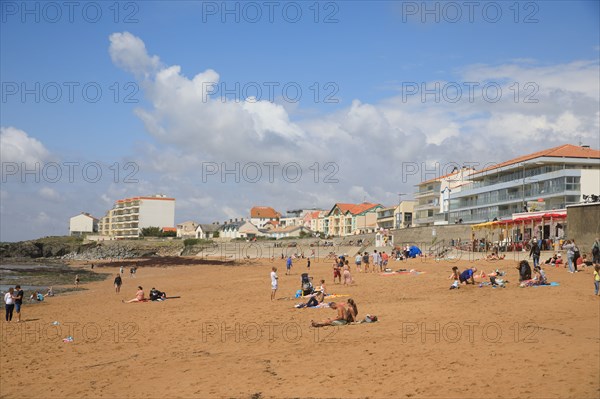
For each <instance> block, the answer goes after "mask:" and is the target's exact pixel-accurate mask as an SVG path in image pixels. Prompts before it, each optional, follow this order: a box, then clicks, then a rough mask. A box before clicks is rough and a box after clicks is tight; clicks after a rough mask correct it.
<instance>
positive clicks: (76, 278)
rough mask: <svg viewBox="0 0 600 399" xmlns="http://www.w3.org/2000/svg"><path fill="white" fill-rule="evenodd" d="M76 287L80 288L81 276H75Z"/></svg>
mask: <svg viewBox="0 0 600 399" xmlns="http://www.w3.org/2000/svg"><path fill="white" fill-rule="evenodd" d="M75 287H79V274H76V275H75Z"/></svg>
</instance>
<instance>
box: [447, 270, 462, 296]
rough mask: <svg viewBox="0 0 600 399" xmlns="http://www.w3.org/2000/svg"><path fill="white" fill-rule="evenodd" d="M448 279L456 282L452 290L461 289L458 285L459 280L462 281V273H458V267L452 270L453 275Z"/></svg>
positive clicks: (451, 287)
mask: <svg viewBox="0 0 600 399" xmlns="http://www.w3.org/2000/svg"><path fill="white" fill-rule="evenodd" d="M448 278H449V279H454V282H453V283H452V285H451V286H450V289H451V290H453V289H458V288H460V286H459V285H458V283H459V280H460V273H459V271H458V267H456V266H454V267H453V268H452V274H451V275H449V276H448Z"/></svg>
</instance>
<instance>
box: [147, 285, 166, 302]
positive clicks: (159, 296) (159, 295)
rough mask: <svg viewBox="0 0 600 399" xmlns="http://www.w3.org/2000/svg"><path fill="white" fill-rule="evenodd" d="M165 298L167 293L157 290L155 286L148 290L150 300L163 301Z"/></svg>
mask: <svg viewBox="0 0 600 399" xmlns="http://www.w3.org/2000/svg"><path fill="white" fill-rule="evenodd" d="M165 299H167V294H166V293H165V292H162V291H159V290H157V289H156V288H154V287H152V289H151V290H150V300H151V301H164V300H165Z"/></svg>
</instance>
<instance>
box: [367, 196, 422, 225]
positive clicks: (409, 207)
mask: <svg viewBox="0 0 600 399" xmlns="http://www.w3.org/2000/svg"><path fill="white" fill-rule="evenodd" d="M416 203H417V201H402V202H401V203H400V204H399V205H396V206H391V207H388V208H381V209H379V210H378V211H377V227H378V228H380V229H388V230H391V229H404V228H407V227H411V226H412V223H413V214H414V208H415V205H416Z"/></svg>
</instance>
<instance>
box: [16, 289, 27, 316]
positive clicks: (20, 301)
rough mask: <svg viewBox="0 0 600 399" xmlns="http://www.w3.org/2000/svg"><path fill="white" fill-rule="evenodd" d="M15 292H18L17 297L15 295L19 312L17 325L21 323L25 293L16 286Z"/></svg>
mask: <svg viewBox="0 0 600 399" xmlns="http://www.w3.org/2000/svg"><path fill="white" fill-rule="evenodd" d="M15 291H17V295H15V312H17V323H20V322H21V305H23V295H25V293H24V292H23V290H22V289H21V286H20V285H18V284H17V285H16V286H15Z"/></svg>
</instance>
